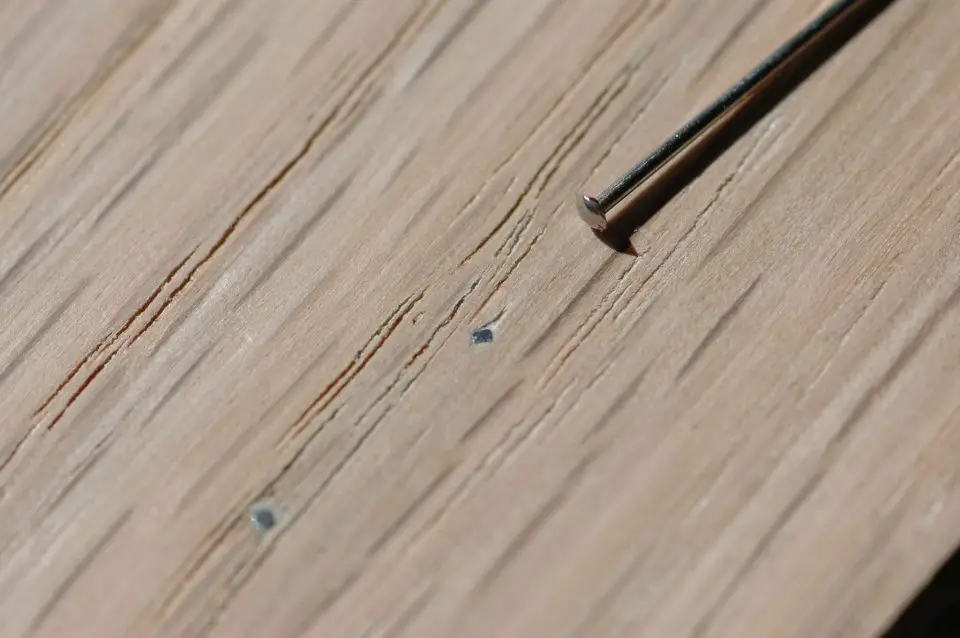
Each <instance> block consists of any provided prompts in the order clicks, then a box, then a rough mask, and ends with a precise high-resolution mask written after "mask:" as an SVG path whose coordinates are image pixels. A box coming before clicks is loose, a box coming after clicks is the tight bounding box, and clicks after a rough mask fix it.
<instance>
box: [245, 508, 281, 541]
mask: <svg viewBox="0 0 960 638" xmlns="http://www.w3.org/2000/svg"><path fill="white" fill-rule="evenodd" d="M250 522H251V523H252V524H253V527H254V529H256V530H257V532H259V533H260V534H266V533H267V532H269V531H270V530H271V529H273V528H274V527H275V526H276V524H277V515H276V513H275V512H274V511H273V508H272V507H270V506H269V505H263V504H260V505H254V506H253V507H252V508H250Z"/></svg>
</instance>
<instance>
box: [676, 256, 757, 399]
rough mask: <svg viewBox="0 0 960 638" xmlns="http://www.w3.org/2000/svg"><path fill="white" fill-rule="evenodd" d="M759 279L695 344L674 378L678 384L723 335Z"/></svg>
mask: <svg viewBox="0 0 960 638" xmlns="http://www.w3.org/2000/svg"><path fill="white" fill-rule="evenodd" d="M760 279H761V275H757V277H756V278H755V279H754V280H753V282H752V283H751V284H750V285H749V286H747V289H746V290H745V291H743V292H742V293H740V296H739V297H737V298H736V300H734V302H733V304H732V305H731V306H730V307H729V308H727V310H726V311H724V313H723V314H722V315H720V318H719V319H717V322H716V323H715V324H713V327H712V328H710V330H709V331H708V332H707V334H706V335H705V336H704V337H703V339H702V340H701V341H700V343H699V344H697V347H696V348H694V349H693V352H692V353H690V356H689V357H688V358H687V360H686V362H684V364H683V366H681V367H680V371H679V372H678V373H677V377H676V380H677V381H678V382H679V381H681V380H682V379H683V378H684V377H685V376H687V373H689V372H690V370H691V369H692V368H693V366H695V365H696V363H697V362H698V361H699V360H700V358H701V357H702V356H703V354H704V353H705V352H706V351H707V349H708V348H709V347H710V344H712V343H713V342H714V341H716V340H717V337H719V336H720V335H721V334H722V333H723V331H724V330H726V328H727V326H729V325H730V322H731V321H733V318H734V317H735V316H736V315H737V313H738V312H739V311H740V309H741V308H742V307H743V304H744V303H745V302H746V301H747V299H748V298H749V297H750V295H751V294H752V293H753V291H754V290H755V289H756V287H757V284H758V283H759V282H760Z"/></svg>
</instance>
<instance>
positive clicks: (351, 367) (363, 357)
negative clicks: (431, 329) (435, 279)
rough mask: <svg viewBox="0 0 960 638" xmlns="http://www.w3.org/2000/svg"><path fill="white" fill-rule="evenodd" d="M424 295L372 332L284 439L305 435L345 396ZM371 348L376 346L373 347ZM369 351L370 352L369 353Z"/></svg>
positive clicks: (395, 313)
mask: <svg viewBox="0 0 960 638" xmlns="http://www.w3.org/2000/svg"><path fill="white" fill-rule="evenodd" d="M423 295H424V293H420V294H419V295H417V296H416V297H408V298H407V299H406V300H404V302H403V303H402V304H400V306H398V307H397V308H396V309H395V310H394V311H393V312H392V313H391V314H390V316H389V317H388V318H387V320H386V321H385V322H384V323H382V324H381V325H380V327H379V328H377V330H376V332H374V333H373V336H371V337H370V339H368V340H367V342H366V343H365V344H363V347H361V348H360V350H358V351H357V354H356V355H355V356H354V358H353V360H352V361H350V363H349V364H347V366H346V367H344V368H343V369H342V370H341V371H340V373H339V374H337V376H336V377H334V379H333V380H332V381H331V382H330V383H329V384H327V387H326V388H324V389H323V391H322V392H321V393H320V395H319V396H317V398H315V399H314V400H313V401H312V402H311V403H310V405H308V406H307V408H306V409H305V410H304V411H303V413H302V414H301V415H300V417H299V418H298V419H297V420H296V421H295V422H294V424H293V425H292V426H291V427H290V429H289V430H288V432H287V434H285V435H284V440H289V439H291V438H294V437H296V436H298V435H299V434H300V433H302V432H303V430H304V429H305V428H306V427H307V425H309V423H310V421H311V420H312V419H313V418H314V417H315V416H316V414H318V413H319V412H322V411H323V410H324V409H326V407H327V406H329V405H330V404H331V403H332V402H333V401H334V400H336V398H337V397H338V396H340V395H341V394H342V393H343V391H344V390H345V389H346V388H347V386H348V385H349V384H350V382H351V381H353V380H354V379H355V378H356V377H357V375H358V374H360V373H361V372H362V371H363V369H364V368H365V367H366V366H367V364H368V363H370V360H371V359H373V357H374V356H375V355H376V354H377V352H379V351H380V350H381V349H382V348H383V346H384V344H385V343H386V342H387V340H388V339H389V338H390V337H391V336H392V335H393V333H394V332H396V330H397V328H399V327H400V324H401V323H403V320H404V319H405V318H406V317H407V316H408V315H409V314H410V312H411V311H412V310H413V309H414V308H415V307H416V306H417V304H419V303H420V301H421V300H422V299H423ZM371 346H373V347H372V348H371ZM368 349H369V352H367V350H368ZM364 353H366V354H364ZM301 449H303V448H301Z"/></svg>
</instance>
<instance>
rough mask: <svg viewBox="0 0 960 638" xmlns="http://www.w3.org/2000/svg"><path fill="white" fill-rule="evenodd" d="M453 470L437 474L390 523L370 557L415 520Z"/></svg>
mask: <svg viewBox="0 0 960 638" xmlns="http://www.w3.org/2000/svg"><path fill="white" fill-rule="evenodd" d="M453 469H454V468H453V466H450V467H447V468H445V469H444V470H443V471H442V472H440V473H439V474H437V476H436V477H434V479H433V480H432V481H430V483H428V484H427V486H426V487H425V488H424V489H423V490H422V491H421V492H420V493H419V494H417V496H416V497H414V499H413V500H412V501H410V504H409V505H407V507H405V508H404V509H403V511H402V512H400V515H399V516H398V517H397V518H396V520H394V521H393V522H392V523H390V524H389V525H388V526H387V527H386V529H384V530H383V532H382V533H381V534H380V535H379V536H378V537H377V538H376V539H375V540H374V541H373V542H372V543H370V547H369V549H368V550H367V555H368V556H374V555H376V554H378V553H380V550H381V549H383V547H384V546H385V545H386V544H387V543H388V542H389V541H390V539H391V538H393V537H394V536H396V534H397V532H399V531H400V530H401V529H403V526H404V525H406V524H407V522H409V521H410V519H411V518H413V516H414V514H416V513H417V510H419V509H420V508H421V507H423V504H424V503H426V502H427V501H428V500H429V499H430V497H431V496H433V495H434V494H436V493H437V490H439V489H440V488H441V487H442V486H443V484H444V482H446V480H447V479H448V478H449V477H450V474H452V473H453Z"/></svg>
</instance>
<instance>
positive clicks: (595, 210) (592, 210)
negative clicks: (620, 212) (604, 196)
mask: <svg viewBox="0 0 960 638" xmlns="http://www.w3.org/2000/svg"><path fill="white" fill-rule="evenodd" d="M577 209H578V210H579V212H580V219H582V220H583V221H585V222H586V223H587V225H588V226H590V228H592V229H594V230H597V231H604V230H606V229H607V218H606V216H605V215H604V214H603V207H602V206H601V205H600V202H599V201H597V199H596V198H595V197H590V196H589V195H581V196H580V197H578V198H577Z"/></svg>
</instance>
